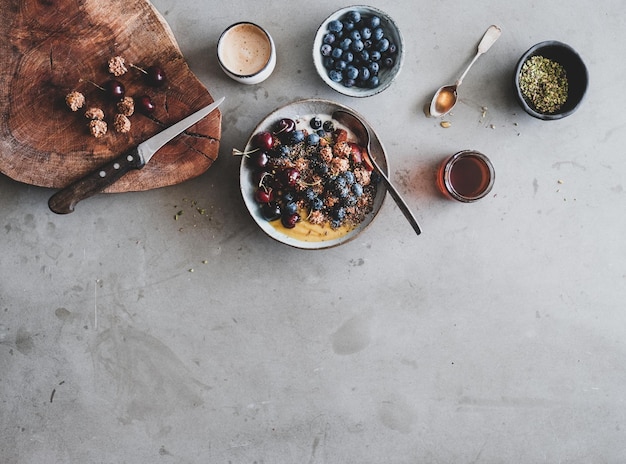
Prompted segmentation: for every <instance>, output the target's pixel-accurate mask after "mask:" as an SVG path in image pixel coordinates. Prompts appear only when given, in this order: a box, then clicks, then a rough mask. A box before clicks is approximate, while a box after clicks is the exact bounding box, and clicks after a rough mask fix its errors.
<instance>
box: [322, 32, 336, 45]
mask: <svg viewBox="0 0 626 464" xmlns="http://www.w3.org/2000/svg"><path fill="white" fill-rule="evenodd" d="M335 39H336V37H335V34H333V33H332V32H327V33H326V34H324V37H323V38H322V42H323V43H325V44H332V43H334V42H335Z"/></svg>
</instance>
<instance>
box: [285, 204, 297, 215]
mask: <svg viewBox="0 0 626 464" xmlns="http://www.w3.org/2000/svg"><path fill="white" fill-rule="evenodd" d="M297 212H298V204H297V203H296V202H295V201H288V202H287V203H285V206H284V207H283V214H288V215H291V214H294V213H297Z"/></svg>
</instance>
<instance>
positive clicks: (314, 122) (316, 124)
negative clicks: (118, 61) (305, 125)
mask: <svg viewBox="0 0 626 464" xmlns="http://www.w3.org/2000/svg"><path fill="white" fill-rule="evenodd" d="M309 126H311V129H315V130H317V129H319V128H320V127H322V119H321V118H320V117H319V116H314V117H312V118H311V121H309Z"/></svg>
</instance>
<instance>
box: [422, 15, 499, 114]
mask: <svg viewBox="0 0 626 464" xmlns="http://www.w3.org/2000/svg"><path fill="white" fill-rule="evenodd" d="M501 33H502V30H501V29H500V28H499V27H498V26H490V27H489V28H488V29H487V31H486V32H485V34H484V35H483V38H482V39H481V41H480V43H479V44H478V52H477V53H476V56H474V59H473V60H472V61H471V62H470V64H469V65H468V66H467V68H465V71H463V74H461V77H459V78H458V79H457V81H456V83H455V84H453V85H444V86H443V87H441V88H440V89H439V90H437V92H436V93H435V95H434V97H433V99H432V101H431V102H430V108H429V112H430V115H431V116H434V117H436V118H437V117H440V116H443V115H445V114H447V113H449V112H450V111H451V110H452V108H454V105H456V101H457V89H458V87H459V86H460V85H461V83H462V82H463V79H464V78H465V76H466V75H467V73H468V71H469V70H470V68H471V67H472V65H473V64H474V63H475V62H476V60H478V58H479V57H480V55H482V54H483V53H485V52H486V51H487V50H489V49H490V48H491V46H492V45H493V44H494V43H495V41H496V40H498V38H499V37H500V34H501Z"/></svg>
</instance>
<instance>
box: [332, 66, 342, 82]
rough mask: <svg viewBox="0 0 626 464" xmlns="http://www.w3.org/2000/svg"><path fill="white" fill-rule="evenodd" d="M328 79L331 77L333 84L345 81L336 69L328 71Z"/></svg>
mask: <svg viewBox="0 0 626 464" xmlns="http://www.w3.org/2000/svg"><path fill="white" fill-rule="evenodd" d="M328 77H330V80H331V81H333V82H341V81H342V80H343V76H342V74H341V71H337V70H336V69H331V70H330V71H328Z"/></svg>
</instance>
